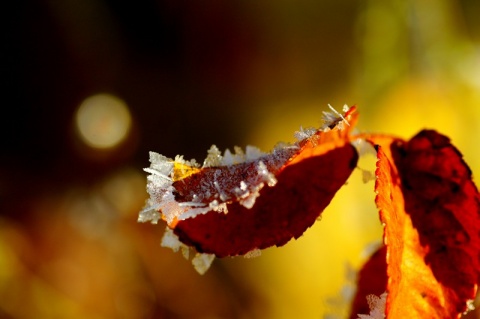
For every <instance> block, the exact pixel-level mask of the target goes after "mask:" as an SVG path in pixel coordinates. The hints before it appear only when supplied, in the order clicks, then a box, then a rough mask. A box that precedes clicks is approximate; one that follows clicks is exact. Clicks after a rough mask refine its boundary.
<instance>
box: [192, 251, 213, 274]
mask: <svg viewBox="0 0 480 319" xmlns="http://www.w3.org/2000/svg"><path fill="white" fill-rule="evenodd" d="M214 259H215V255H211V254H200V253H197V254H196V255H195V257H194V258H193V259H192V264H193V267H194V268H195V270H196V271H197V272H198V273H199V274H200V275H203V274H204V273H205V272H206V271H207V270H208V268H210V265H211V264H212V262H213V260H214Z"/></svg>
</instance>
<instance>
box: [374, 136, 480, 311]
mask: <svg viewBox="0 0 480 319" xmlns="http://www.w3.org/2000/svg"><path fill="white" fill-rule="evenodd" d="M370 140H371V141H372V142H373V143H374V144H377V145H378V146H377V148H378V163H377V171H376V174H377V182H376V192H377V194H378V195H377V198H376V203H377V206H378V207H379V209H380V217H381V220H382V221H383V222H384V223H385V233H384V241H385V243H386V245H387V264H388V266H387V267H388V268H387V269H388V270H387V273H388V277H389V279H388V287H387V291H388V297H387V308H386V313H387V318H458V317H460V315H461V313H462V312H464V311H465V310H466V309H467V301H468V300H471V299H473V298H474V297H475V293H476V290H477V284H478V282H479V271H480V260H479V256H480V205H479V195H478V191H477V189H476V187H475V185H474V183H473V182H472V176H471V172H470V169H469V168H468V166H467V165H466V164H465V162H464V161H463V159H462V156H461V154H460V153H459V152H458V150H457V149H456V148H455V147H454V146H452V145H451V144H450V141H449V139H448V138H447V137H445V136H443V135H440V134H438V133H436V132H435V131H431V130H424V131H422V132H420V133H419V134H418V135H416V136H415V137H414V138H412V139H411V140H410V141H409V142H404V141H402V140H399V139H394V138H387V137H379V138H375V137H372V138H371V139H370Z"/></svg>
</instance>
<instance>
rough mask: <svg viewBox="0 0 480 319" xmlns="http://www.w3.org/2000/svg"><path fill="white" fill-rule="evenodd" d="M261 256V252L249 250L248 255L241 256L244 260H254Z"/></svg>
mask: <svg viewBox="0 0 480 319" xmlns="http://www.w3.org/2000/svg"><path fill="white" fill-rule="evenodd" d="M261 255H262V251H261V250H260V249H254V250H250V251H249V252H248V253H246V254H245V255H243V257H244V258H256V257H260V256H261Z"/></svg>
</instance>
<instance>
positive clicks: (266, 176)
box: [257, 161, 277, 187]
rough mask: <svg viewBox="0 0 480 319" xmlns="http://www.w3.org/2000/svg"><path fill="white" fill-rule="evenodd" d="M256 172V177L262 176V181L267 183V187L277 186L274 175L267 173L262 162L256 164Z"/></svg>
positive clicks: (265, 166)
mask: <svg viewBox="0 0 480 319" xmlns="http://www.w3.org/2000/svg"><path fill="white" fill-rule="evenodd" d="M257 172H258V175H260V176H262V177H263V179H264V181H265V182H267V185H268V186H270V187H273V186H275V184H277V179H276V178H275V175H273V174H272V173H271V172H269V171H268V168H267V165H265V163H263V162H262V161H259V162H258V165H257Z"/></svg>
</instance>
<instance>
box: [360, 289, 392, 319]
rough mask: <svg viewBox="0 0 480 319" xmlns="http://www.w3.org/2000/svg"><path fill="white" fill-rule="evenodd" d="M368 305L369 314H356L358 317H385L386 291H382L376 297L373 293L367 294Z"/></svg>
mask: <svg viewBox="0 0 480 319" xmlns="http://www.w3.org/2000/svg"><path fill="white" fill-rule="evenodd" d="M367 302H368V307H369V308H370V314H368V315H358V319H383V318H385V304H386V302H387V293H386V292H384V293H383V294H381V295H380V297H377V296H375V295H368V296H367Z"/></svg>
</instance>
